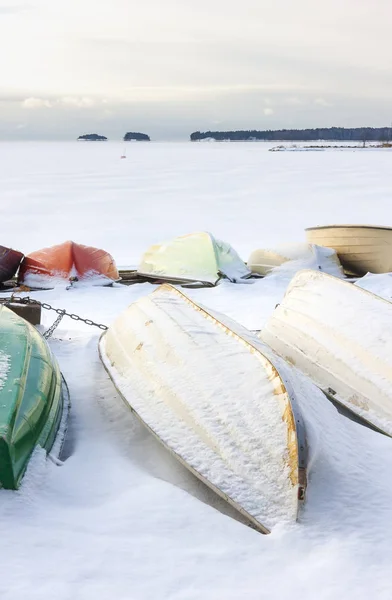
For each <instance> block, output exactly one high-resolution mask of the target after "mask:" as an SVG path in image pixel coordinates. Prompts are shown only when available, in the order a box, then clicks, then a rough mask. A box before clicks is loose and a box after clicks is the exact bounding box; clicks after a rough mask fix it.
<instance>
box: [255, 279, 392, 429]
mask: <svg viewBox="0 0 392 600" xmlns="http://www.w3.org/2000/svg"><path fill="white" fill-rule="evenodd" d="M259 336H260V338H261V339H262V340H263V341H264V342H265V343H266V344H268V345H269V346H270V347H271V348H272V349H273V350H274V351H275V352H276V353H277V354H279V355H280V356H281V357H282V358H284V359H285V360H286V361H288V362H289V363H291V364H293V365H294V366H295V367H297V368H298V369H299V370H301V371H302V372H303V373H304V374H305V375H307V376H309V377H310V378H311V379H312V380H313V381H314V382H315V383H316V384H317V385H318V386H319V387H320V388H321V389H322V390H323V391H324V392H325V393H326V394H327V395H329V396H332V397H333V398H334V400H336V401H337V402H339V403H340V404H342V405H344V406H345V407H347V408H348V409H349V410H351V411H352V412H353V413H355V414H356V415H358V416H359V417H361V418H362V419H364V420H365V421H367V422H369V423H370V424H372V425H373V426H374V427H376V428H377V429H379V430H380V431H383V432H384V433H387V434H388V435H391V436H392V352H391V340H392V303H390V302H388V301H386V300H384V299H382V298H380V297H379V296H375V295H374V294H372V293H371V292H368V291H365V290H362V289H361V288H359V287H358V286H355V285H352V284H350V283H348V282H346V281H343V280H341V279H338V278H336V277H332V276H331V275H327V274H325V273H320V272H317V271H309V270H305V271H300V272H299V273H297V275H296V276H295V277H294V278H293V280H292V281H291V283H290V285H289V287H288V289H287V292H286V295H285V297H284V298H283V300H282V302H281V303H280V304H279V305H278V306H277V308H276V309H275V311H274V312H273V314H272V316H271V317H270V319H269V320H268V321H267V323H266V325H265V327H264V329H263V330H262V331H261V332H260V334H259Z"/></svg>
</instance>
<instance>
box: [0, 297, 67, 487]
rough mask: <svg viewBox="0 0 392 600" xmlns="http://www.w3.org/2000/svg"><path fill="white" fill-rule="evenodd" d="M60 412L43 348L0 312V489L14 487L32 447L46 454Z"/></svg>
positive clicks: (19, 322) (57, 379) (27, 329)
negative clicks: (40, 449)
mask: <svg viewBox="0 0 392 600" xmlns="http://www.w3.org/2000/svg"><path fill="white" fill-rule="evenodd" d="M63 408H64V398H63V391H62V378H61V373H60V369H59V367H58V364H57V361H56V360H55V358H54V357H53V355H52V352H51V351H50V348H49V346H48V344H47V343H46V341H45V340H44V339H43V337H42V336H41V335H40V334H39V333H38V331H37V330H36V329H35V328H34V327H33V326H32V325H30V324H29V323H28V322H27V321H25V320H24V319H22V318H21V317H19V316H17V315H16V314H15V313H13V312H11V311H10V310H9V309H8V308H6V307H4V306H2V307H0V487H3V488H7V489H17V488H18V487H19V485H20V482H21V479H22V477H23V475H24V472H25V470H26V467H27V465H28V462H29V459H30V457H31V455H32V453H33V451H34V449H35V448H36V446H41V447H42V448H44V449H46V450H47V452H49V451H50V449H51V448H52V446H53V442H54V440H55V438H56V435H57V432H58V429H59V426H60V422H61V418H62V414H63Z"/></svg>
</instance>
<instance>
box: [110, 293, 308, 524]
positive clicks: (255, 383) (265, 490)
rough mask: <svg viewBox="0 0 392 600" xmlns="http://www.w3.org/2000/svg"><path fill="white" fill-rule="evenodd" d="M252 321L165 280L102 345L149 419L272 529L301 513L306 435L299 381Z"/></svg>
mask: <svg viewBox="0 0 392 600" xmlns="http://www.w3.org/2000/svg"><path fill="white" fill-rule="evenodd" d="M243 331H245V330H243ZM243 331H242V330H241V328H239V331H238V332H237V331H235V330H234V329H233V325H232V324H230V327H228V326H227V325H225V323H224V322H223V321H221V320H218V319H217V318H216V317H214V316H213V315H212V314H210V313H208V312H207V311H206V310H204V309H202V308H200V307H199V306H198V305H196V304H194V303H193V302H192V301H191V300H190V299H189V298H187V297H186V296H185V295H183V294H182V293H181V292H179V291H178V290H176V289H175V288H172V287H171V286H169V285H163V286H161V287H160V288H158V289H157V290H156V291H155V292H154V293H153V294H150V295H149V296H147V297H144V298H142V299H141V300H138V301H137V302H135V303H134V304H132V305H131V306H130V307H129V308H128V309H127V310H126V311H125V312H124V313H122V314H121V315H120V316H119V317H118V319H117V320H116V321H115V322H114V323H113V325H112V326H111V327H110V328H109V330H108V331H107V332H105V334H104V335H103V336H102V338H101V340H100V354H101V359H102V361H103V363H104V365H105V368H106V369H107V371H108V373H109V375H110V377H111V379H112V380H113V382H114V384H115V386H116V387H117V389H118V390H119V392H120V394H121V395H122V397H123V399H124V400H125V402H126V403H127V404H128V405H129V406H130V407H131V408H132V410H134V411H135V413H136V414H137V416H138V417H139V418H140V420H141V421H142V422H143V424H144V425H145V426H147V427H148V429H149V430H150V431H151V432H152V433H153V434H154V435H155V436H156V437H157V438H158V439H159V440H160V442H161V443H163V444H164V446H165V447H166V448H168V449H169V450H170V451H171V452H172V453H173V454H174V455H175V456H176V458H177V459H178V460H180V462H182V463H183V464H184V465H185V466H186V467H187V468H188V469H189V470H190V471H191V472H193V473H194V474H195V475H197V477H199V478H200V479H201V480H202V481H204V482H205V483H206V484H207V485H208V486H209V487H211V488H212V489H213V490H214V491H216V492H217V493H218V494H219V495H221V496H222V497H223V498H224V499H225V500H227V501H228V502H229V503H230V504H231V505H232V506H234V507H235V508H236V509H237V510H238V511H239V512H241V513H242V515H243V516H245V517H246V518H247V520H248V522H249V523H250V524H251V525H252V526H253V527H255V528H256V529H258V530H259V531H262V532H264V533H267V532H269V531H270V530H271V528H272V527H273V526H274V524H275V523H277V522H279V521H282V520H293V519H294V520H295V518H296V517H297V512H298V505H299V501H300V500H301V499H303V497H304V493H305V487H306V442H305V437H304V435H305V434H304V427H303V424H302V418H301V415H300V414H299V412H298V409H297V408H296V400H295V394H294V392H293V390H291V389H290V387H289V384H287V385H286V382H285V381H284V379H283V378H282V377H281V375H280V374H279V373H278V371H277V369H276V368H275V366H274V365H273V364H272V362H270V360H269V359H268V358H266V356H264V355H263V353H262V350H261V348H262V344H261V343H260V342H259V341H258V340H257V338H256V337H253V336H252V334H250V333H249V332H247V333H246V334H244V333H243ZM247 335H248V336H249V338H248V339H247V337H246V336H247Z"/></svg>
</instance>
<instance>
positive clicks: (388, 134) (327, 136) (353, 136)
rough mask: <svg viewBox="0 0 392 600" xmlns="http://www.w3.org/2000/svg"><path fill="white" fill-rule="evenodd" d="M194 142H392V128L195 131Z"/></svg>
mask: <svg viewBox="0 0 392 600" xmlns="http://www.w3.org/2000/svg"><path fill="white" fill-rule="evenodd" d="M190 139H191V141H192V142H197V141H199V140H205V139H213V140H217V141H225V140H231V141H233V142H239V141H241V142H243V141H253V140H261V141H267V142H268V141H271V142H273V141H293V142H294V141H295V142H307V141H318V140H331V141H341V142H363V141H381V142H387V141H391V140H392V127H322V128H318V129H275V130H273V129H268V130H265V131H258V130H255V129H254V130H238V131H203V132H200V131H195V132H193V133H191V135H190Z"/></svg>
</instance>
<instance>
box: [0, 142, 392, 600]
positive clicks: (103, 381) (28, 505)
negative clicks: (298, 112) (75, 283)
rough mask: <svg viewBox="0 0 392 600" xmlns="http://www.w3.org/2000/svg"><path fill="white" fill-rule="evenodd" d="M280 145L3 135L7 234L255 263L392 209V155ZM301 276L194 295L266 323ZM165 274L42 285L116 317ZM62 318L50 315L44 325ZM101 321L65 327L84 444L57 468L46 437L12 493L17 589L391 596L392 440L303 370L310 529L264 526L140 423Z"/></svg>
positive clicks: (386, 217)
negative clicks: (272, 248) (196, 248)
mask: <svg viewBox="0 0 392 600" xmlns="http://www.w3.org/2000/svg"><path fill="white" fill-rule="evenodd" d="M270 146H271V145H267V144H232V143H231V144H190V143H189V144H163V143H162V144H154V143H151V144H140V145H139V144H132V145H130V146H129V147H128V150H127V154H128V158H127V159H126V160H120V158H119V157H120V154H121V152H122V145H121V144H120V143H119V144H115V143H110V142H108V143H105V144H77V143H69V144H56V143H52V144H45V143H26V144H19V143H10V144H5V143H2V144H0V159H1V160H0V183H1V190H2V191H1V208H2V212H1V219H0V243H1V244H4V245H12V246H14V247H19V248H20V249H21V250H22V251H25V252H29V251H32V250H35V249H38V248H40V247H43V246H45V245H50V244H54V243H58V242H61V241H63V240H65V239H69V238H72V239H74V240H75V241H78V242H81V243H86V244H91V245H96V246H101V247H103V248H105V249H106V250H108V251H109V252H111V253H112V254H113V255H114V256H115V258H116V259H117V261H118V264H120V265H127V264H136V263H137V262H138V260H139V258H140V255H141V253H142V252H143V250H144V249H145V248H146V247H147V246H148V245H150V244H151V243H154V242H159V241H162V240H164V239H167V238H170V237H172V236H175V235H180V234H182V233H187V232H190V231H197V230H200V229H207V230H211V232H212V233H214V234H215V235H217V236H218V237H219V238H222V239H224V240H227V241H229V242H230V243H231V244H232V245H233V246H234V248H236V249H237V250H238V251H239V252H240V254H242V256H243V258H245V259H246V258H247V255H248V254H249V253H250V252H251V250H253V249H254V248H255V247H258V246H268V245H274V244H277V243H283V242H288V241H304V240H305V237H304V233H303V228H304V227H305V226H311V225H315V224H322V223H331V222H338V223H339V222H340V223H343V222H352V223H354V222H364V223H375V224H380V225H391V222H390V218H391V217H390V207H389V190H390V189H391V187H392V170H391V169H390V157H389V156H388V154H387V153H374V154H372V153H370V152H369V153H365V154H361V153H359V152H352V153H351V152H344V153H338V152H336V153H334V152H332V151H331V152H328V153H321V152H320V153H318V152H316V153H314V154H313V153H298V154H296V153H272V152H267V148H268V147H270ZM291 276H292V272H290V270H289V269H287V268H286V269H282V270H281V271H280V272H278V273H277V274H276V273H275V274H274V275H272V276H271V277H268V278H266V279H264V280H259V281H255V282H254V283H251V284H244V285H234V284H228V283H224V284H222V285H220V286H218V287H216V288H212V289H196V290H187V292H186V293H188V294H189V295H191V296H192V297H193V298H194V299H196V300H197V301H198V302H201V303H203V304H204V305H206V306H208V307H211V308H212V309H214V310H218V311H221V312H223V313H225V314H227V315H228V316H230V317H232V318H234V319H236V320H238V321H239V322H240V323H242V324H243V325H245V326H247V327H249V328H251V329H256V330H257V329H260V328H261V327H262V326H263V324H264V323H265V321H266V319H267V318H268V316H269V315H270V314H271V312H272V311H273V309H274V307H275V305H276V304H277V303H278V302H279V301H280V299H281V298H282V295H283V294H284V291H285V289H286V287H287V285H288V282H289V281H290V278H291ZM370 283H371V282H370ZM377 286H378V283H377ZM381 287H382V289H383V290H384V289H385V286H384V284H382V286H381ZM153 289H154V286H152V285H150V284H143V285H135V286H129V287H127V286H122V285H115V286H113V287H112V288H96V287H95V288H87V287H75V288H72V289H70V290H65V288H64V287H58V288H56V289H54V290H50V291H45V292H40V293H34V297H36V298H38V299H41V300H44V301H45V302H48V303H50V304H52V305H53V306H55V307H60V308H66V309H67V310H68V311H71V312H74V313H77V314H79V315H81V316H85V317H88V318H90V319H93V320H94V321H98V322H99V323H105V324H110V322H111V321H112V320H113V319H114V318H115V317H116V315H117V314H118V313H119V312H120V311H121V310H123V309H124V308H125V307H126V306H128V304H129V303H130V302H132V301H133V300H135V299H137V298H139V297H141V296H142V295H145V294H147V293H149V292H150V291H152V290H153ZM54 318H55V314H54V313H52V312H46V311H45V312H44V314H43V325H44V327H47V326H48V325H50V324H51V323H52V322H53V320H54ZM372 318H376V316H372ZM359 326H360V324H359ZM98 336H99V331H98V330H97V329H93V328H92V327H88V326H87V325H84V324H83V323H80V322H74V321H71V320H69V319H66V318H64V320H63V321H62V323H61V324H60V326H59V328H58V329H57V330H56V331H55V333H54V336H53V338H52V340H51V347H52V349H53V351H54V353H55V355H56V356H57V358H58V360H59V363H60V366H61V369H62V371H63V373H64V375H65V377H66V379H67V381H68V385H69V388H70V392H71V399H72V411H71V423H70V439H69V443H68V444H67V451H68V454H69V457H68V459H67V460H66V461H65V463H64V465H63V466H62V467H58V466H56V465H55V464H53V463H52V462H50V461H45V459H44V455H43V453H40V452H37V453H36V455H35V456H34V458H33V461H32V463H31V465H30V467H29V470H28V473H27V475H26V477H25V479H24V482H23V485H22V487H21V489H20V491H19V492H16V493H15V492H8V491H4V490H2V491H1V493H0V532H1V542H2V543H1V549H0V565H1V577H0V597H1V598H2V600H3V599H4V600H20V599H21V598H27V597H28V598H29V599H32V600H35V599H37V600H38V599H39V600H46V599H48V600H49V599H51V600H52V599H53V598H56V599H58V600H69V599H70V598H73V599H75V600H114V599H115V600H156V599H159V600H160V599H170V600H188V599H189V600H191V599H192V600H193V599H195V600H196V599H199V598H203V599H211V600H217V599H219V600H220V599H221V598H222V599H225V600H226V599H227V600H229V599H233V600H234V599H235V600H238V599H239V598H247V599H248V598H249V599H251V600H253V599H254V600H258V599H260V598H268V599H270V598H273V599H275V598H276V599H279V600H280V599H281V598H286V597H290V598H293V599H294V600H296V599H301V600H303V599H305V600H311V599H312V600H313V599H314V598H318V599H321V600H324V599H325V600H335V599H340V598H356V599H357V600H362V599H363V600H365V599H366V600H368V599H369V597H371V598H376V599H377V600H378V599H380V600H389V598H390V597H391V593H392V592H391V583H390V566H391V564H392V543H391V541H390V540H391V537H392V482H391V477H390V473H391V472H392V452H391V450H392V440H391V439H389V438H387V437H384V436H382V435H380V434H378V433H375V432H373V431H371V430H369V429H366V428H364V427H362V426H360V425H358V424H357V423H354V422H353V421H351V420H349V419H347V418H346V417H344V416H342V415H340V414H339V413H338V412H337V410H336V409H335V408H334V407H333V406H332V405H331V404H330V403H329V402H327V401H325V402H321V401H319V399H318V400H317V401H315V398H313V397H312V394H311V393H310V388H307V386H306V383H303V389H302V390H301V393H302V395H303V397H304V398H306V399H307V411H306V415H305V417H306V423H307V435H308V440H309V445H310V457H311V460H310V466H309V484H308V496H307V502H306V504H305V506H304V509H303V511H302V513H301V515H300V519H299V522H298V523H297V524H296V525H294V526H282V527H279V526H278V527H277V528H275V529H274V530H273V532H272V534H271V535H269V536H262V535H260V534H258V533H256V532H254V531H253V530H251V529H249V528H247V527H245V526H244V525H243V524H242V523H240V522H238V521H237V520H235V519H234V518H232V517H233V516H234V515H233V513H232V512H231V510H230V509H229V507H227V506H226V505H225V504H224V503H223V501H221V500H220V499H218V498H217V497H216V496H215V495H214V494H213V493H212V492H210V491H209V490H207V489H206V488H205V487H204V486H203V485H202V484H201V483H199V482H198V481H197V480H195V478H193V477H192V476H191V475H190V474H189V473H188V472H187V471H186V470H185V469H184V468H182V467H181V466H180V465H179V464H177V462H176V461H175V460H174V459H173V458H171V457H170V456H169V455H168V454H167V453H166V452H165V451H164V450H163V449H162V448H161V447H160V446H159V444H158V443H157V442H156V441H155V440H154V439H152V437H151V436H150V435H149V434H148V433H147V432H146V431H145V430H144V429H143V428H142V427H141V426H140V425H139V424H138V423H137V422H136V421H135V418H134V417H133V416H132V415H131V413H130V412H129V410H128V409H127V408H126V407H125V406H124V405H123V403H122V401H121V400H120V398H119V397H118V395H117V393H116V391H115V390H114V388H113V386H112V384H111V382H110V380H109V379H108V376H107V375H106V373H105V371H104V369H103V367H102V365H101V363H100V361H99V358H98V352H97V344H98ZM391 345H392V344H391ZM228 514H229V515H231V517H229V516H227V515H228Z"/></svg>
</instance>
